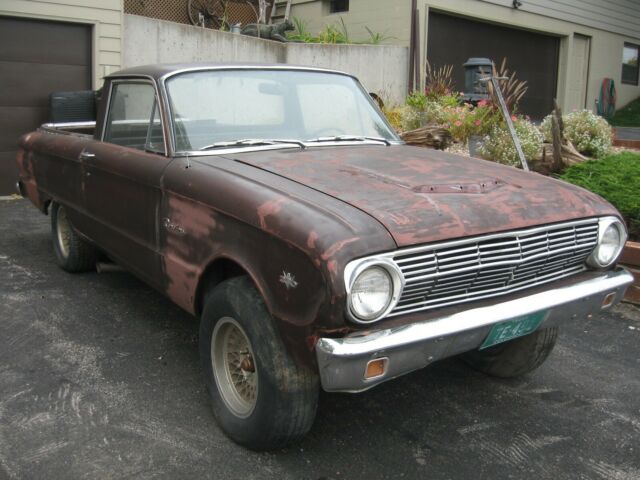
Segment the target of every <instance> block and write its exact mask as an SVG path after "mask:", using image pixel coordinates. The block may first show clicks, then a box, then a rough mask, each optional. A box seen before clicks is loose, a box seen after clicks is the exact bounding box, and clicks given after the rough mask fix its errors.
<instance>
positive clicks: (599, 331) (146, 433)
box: [0, 200, 640, 480]
mask: <svg viewBox="0 0 640 480" xmlns="http://www.w3.org/2000/svg"><path fill="white" fill-rule="evenodd" d="M48 220H49V219H48V217H45V216H43V215H41V214H40V213H39V212H38V211H37V210H36V209H35V208H33V207H32V206H31V204H30V203H28V202H27V201H25V200H2V201H0V478H5V477H6V478H48V479H58V478H60V479H62V478H64V479H70V478H91V479H95V478H127V477H135V478H151V477H153V478H158V477H160V478H217V479H221V478H234V479H235V478H242V479H245V480H248V479H267V478H269V479H270V478H277V479H314V480H316V479H320V478H324V479H330V478H331V479H343V478H344V479H359V478H367V479H379V478H380V479H381V478H390V479H391V478H392V479H397V478H421V479H427V478H428V479H458V478H465V479H466V478H469V479H470V478H473V479H479V478H485V479H498V478H500V479H502V478H545V479H547V478H548V479H565V478H566V479H569V478H571V479H574V478H575V479H592V478H594V479H599V478H603V479H634V480H637V479H639V478H640V310H639V309H637V308H635V307H632V306H630V305H622V306H619V307H617V308H616V309H615V310H613V311H611V312H609V313H607V314H606V315H604V316H602V317H601V318H594V319H592V320H590V321H585V322H581V323H573V324H569V325H567V326H566V328H564V329H563V330H562V331H561V337H560V340H559V343H558V345H557V347H556V349H555V351H554V353H553V354H552V356H551V357H550V359H549V360H548V361H547V363H546V364H545V365H543V366H542V367H541V368H540V369H539V370H538V371H537V372H535V373H534V374H532V375H529V376H526V377H524V378H522V379H518V380H512V381H504V380H496V379H492V378H488V377H485V376H483V375H481V374H479V373H476V372H474V371H472V370H470V369H468V368H467V367H465V366H464V365H463V364H462V363H460V362H459V361H458V360H456V359H452V360H448V361H444V362H440V363H438V364H435V365H433V366H431V367H430V368H428V369H426V370H423V371H419V372H415V373H414V374H411V375H409V376H406V377H404V378H401V379H399V380H396V381H392V382H389V383H386V384H384V385H382V386H380V387H378V388H375V389H373V390H371V391H369V392H366V393H363V394H359V395H348V394H322V396H321V399H320V407H319V411H318V416H317V420H316V423H315V425H314V427H313V430H312V431H311V433H310V434H309V436H308V437H307V438H306V439H305V440H304V441H303V442H302V443H301V444H300V445H297V446H295V447H291V448H288V449H286V450H281V451H276V452H272V453H254V452H249V451H247V450H245V449H243V448H241V447H238V446H236V445H235V444H233V443H232V442H231V441H229V440H228V439H227V438H226V437H225V436H224V435H223V434H222V432H221V431H220V429H219V428H218V427H217V426H216V424H215V422H214V420H213V417H212V415H211V413H210V410H209V404H208V400H207V395H206V392H205V389H204V386H203V383H202V381H201V374H200V367H199V361H198V354H197V321H196V320H195V319H194V318H192V317H191V316H189V315H188V314H186V313H184V312H183V311H181V310H180V309H179V308H177V307H175V306H174V305H173V304H172V303H170V302H169V301H168V300H166V299H165V298H164V297H163V296H161V295H160V294H158V293H157V292H155V291H154V290H152V289H150V288H148V287H147V286H145V285H144V284H142V283H141V282H139V281H138V280H136V279H135V278H133V277H132V276H130V275H128V274H126V273H108V274H96V273H90V274H82V275H70V274H67V273H65V272H63V271H62V270H60V269H58V268H57V267H56V265H55V263H54V259H53V253H52V246H51V242H50V239H49V223H48Z"/></svg>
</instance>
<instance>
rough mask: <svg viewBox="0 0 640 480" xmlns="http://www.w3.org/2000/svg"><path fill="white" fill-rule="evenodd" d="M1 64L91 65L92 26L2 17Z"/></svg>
mask: <svg viewBox="0 0 640 480" xmlns="http://www.w3.org/2000/svg"><path fill="white" fill-rule="evenodd" d="M0 61H14V62H32V63H58V64H63V65H90V64H91V27H90V26H87V25H77V24H73V23H64V22H46V21H40V20H31V19H24V18H0Z"/></svg>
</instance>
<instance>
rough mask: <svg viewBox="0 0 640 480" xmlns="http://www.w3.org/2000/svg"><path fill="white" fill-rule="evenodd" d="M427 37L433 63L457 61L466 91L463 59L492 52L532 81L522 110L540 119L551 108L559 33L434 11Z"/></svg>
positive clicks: (459, 79)
mask: <svg viewBox="0 0 640 480" xmlns="http://www.w3.org/2000/svg"><path fill="white" fill-rule="evenodd" d="M427 41H428V44H427V57H428V60H429V62H430V63H431V64H432V65H433V66H435V67H439V66H442V65H453V66H454V82H455V88H456V89H458V90H461V91H462V90H464V69H463V67H462V64H463V63H464V62H466V60H467V59H468V58H470V57H488V58H491V59H492V60H493V61H494V62H495V63H496V65H498V66H499V65H500V63H501V62H502V59H503V58H506V59H507V66H508V68H509V70H510V71H511V72H516V73H517V78H518V79H520V80H526V81H527V83H528V87H529V89H528V91H527V93H526V94H525V96H524V98H523V99H522V101H521V103H520V111H521V112H523V113H526V114H528V115H531V117H533V118H535V119H541V118H543V117H544V116H545V115H546V114H547V113H549V112H550V111H551V110H552V108H553V99H554V98H555V96H556V85H557V76H558V75H557V72H558V53H559V48H560V39H559V38H558V37H554V36H550V35H543V34H539V33H535V32H530V31H527V30H518V29H514V28H508V27H504V26H500V25H495V24H490V23H483V22H478V21H474V20H470V19H466V18H461V17H455V16H451V15H445V14H441V13H437V12H430V14H429V29H428V39H427Z"/></svg>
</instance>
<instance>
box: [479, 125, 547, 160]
mask: <svg viewBox="0 0 640 480" xmlns="http://www.w3.org/2000/svg"><path fill="white" fill-rule="evenodd" d="M513 124H514V127H515V129H516V134H517V135H518V138H519V139H520V144H521V145H522V151H523V152H524V156H525V158H526V159H527V160H531V159H533V158H536V157H538V156H540V154H541V152H542V141H543V138H542V134H541V133H540V131H539V130H538V128H537V127H536V126H535V125H534V124H533V123H531V122H529V121H528V120H525V119H524V118H516V119H515V120H514V122H513ZM483 142H484V143H483V145H482V146H481V147H480V154H481V155H482V156H483V157H484V158H486V159H487V160H493V161H496V162H498V163H504V164H506V165H513V166H519V165H520V158H519V157H518V152H517V151H516V147H515V145H514V144H513V139H512V138H511V135H510V134H509V130H507V128H506V127H505V126H503V125H502V124H498V123H496V124H495V125H494V126H493V127H492V128H491V132H489V135H487V136H486V137H484V141H483Z"/></svg>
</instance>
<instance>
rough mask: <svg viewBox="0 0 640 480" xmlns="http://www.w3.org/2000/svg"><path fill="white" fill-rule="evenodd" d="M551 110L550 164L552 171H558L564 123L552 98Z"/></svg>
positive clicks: (560, 165)
mask: <svg viewBox="0 0 640 480" xmlns="http://www.w3.org/2000/svg"><path fill="white" fill-rule="evenodd" d="M553 107H554V108H553V112H552V113H551V141H552V145H553V163H552V164H551V165H552V167H551V169H552V171H554V172H559V171H561V170H562V166H563V163H564V162H563V161H562V144H563V140H564V139H563V133H564V132H563V130H564V124H563V123H562V112H561V111H560V107H558V103H557V102H556V100H555V99H554V100H553Z"/></svg>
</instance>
